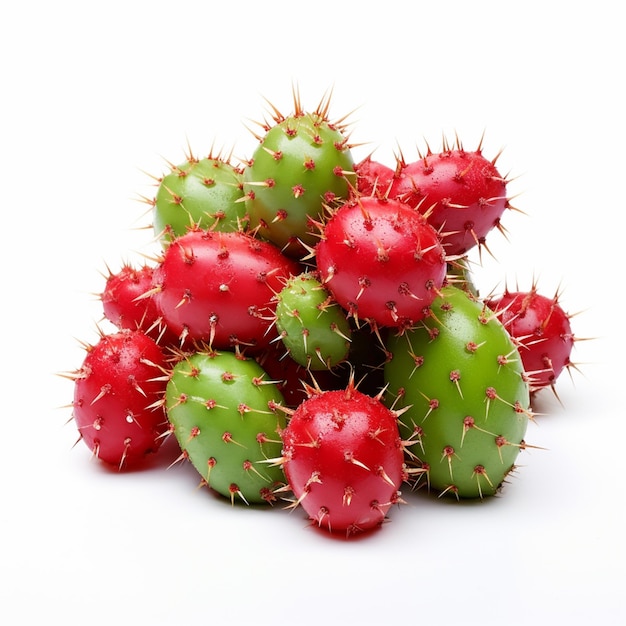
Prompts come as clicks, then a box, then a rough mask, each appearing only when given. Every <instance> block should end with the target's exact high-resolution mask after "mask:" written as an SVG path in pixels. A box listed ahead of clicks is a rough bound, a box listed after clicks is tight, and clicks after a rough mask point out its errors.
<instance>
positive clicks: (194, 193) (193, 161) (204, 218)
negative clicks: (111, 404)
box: [152, 154, 247, 246]
mask: <svg viewBox="0 0 626 626" xmlns="http://www.w3.org/2000/svg"><path fill="white" fill-rule="evenodd" d="M243 200H244V199H243V179H242V170H241V169H240V168H238V167H236V166H234V165H233V164H231V163H230V161H229V160H228V159H224V158H223V157H221V156H220V155H213V154H210V155H209V156H207V157H206V158H202V159H199V158H197V157H195V156H193V155H191V154H190V155H189V156H188V157H187V160H186V161H185V162H184V163H181V164H179V165H173V166H172V167H171V170H170V172H169V173H168V174H166V175H165V176H163V177H162V178H161V179H160V181H159V186H158V190H157V193H156V196H155V198H154V201H153V203H152V204H153V212H152V213H153V229H154V233H155V235H156V236H157V237H158V238H159V239H160V241H161V243H162V244H163V246H167V245H168V244H169V243H170V242H171V241H172V239H174V238H175V237H179V236H181V235H184V234H185V233H186V232H187V231H188V230H189V229H190V228H194V227H197V228H203V229H211V230H218V231H224V232H227V231H234V230H240V229H242V228H243V227H245V225H246V224H247V216H246V208H245V204H244V201H243Z"/></svg>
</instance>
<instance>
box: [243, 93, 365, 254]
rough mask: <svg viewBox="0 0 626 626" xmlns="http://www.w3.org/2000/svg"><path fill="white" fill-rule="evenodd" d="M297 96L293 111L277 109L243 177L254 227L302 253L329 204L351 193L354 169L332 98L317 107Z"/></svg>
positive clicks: (289, 251)
mask: <svg viewBox="0 0 626 626" xmlns="http://www.w3.org/2000/svg"><path fill="white" fill-rule="evenodd" d="M294 100H295V101H294V105H295V111H294V113H293V114H292V115H289V116H287V117H285V116H283V115H282V114H281V113H279V112H278V111H276V110H275V116H274V125H273V126H269V125H264V131H265V133H264V134H263V135H262V136H260V137H258V139H259V141H260V145H259V146H258V147H257V148H256V150H255V151H254V153H253V155H252V159H251V160H250V163H249V164H248V165H247V167H246V168H245V169H244V174H243V178H244V192H245V198H246V201H245V204H246V208H247V210H248V214H249V217H250V225H251V227H252V228H257V229H258V234H259V235H260V236H262V237H265V238H267V239H269V240H270V241H272V242H273V243H274V244H276V245H277V246H278V247H279V248H281V249H282V250H283V251H284V252H285V253H286V254H288V255H289V256H297V257H300V256H302V254H303V252H305V249H304V248H303V247H302V245H301V244H300V242H304V244H306V245H309V246H310V245H313V244H314V243H315V241H316V235H315V228H314V226H313V224H314V222H315V221H317V220H319V219H320V217H321V215H322V213H323V210H324V206H325V204H332V203H333V202H334V201H336V200H341V199H342V198H347V197H348V195H349V191H350V187H351V185H354V184H355V175H354V170H353V165H354V161H353V158H352V154H351V152H350V146H349V145H348V138H347V136H346V134H345V128H344V126H343V125H342V124H341V123H340V122H335V123H333V122H331V121H330V120H329V118H328V108H329V102H328V100H323V101H322V102H321V103H320V105H319V106H318V107H317V109H316V110H315V111H313V112H306V111H305V110H304V109H303V108H302V106H301V104H300V102H299V100H298V98H297V97H296V98H295V99H294Z"/></svg>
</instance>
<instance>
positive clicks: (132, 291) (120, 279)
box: [100, 263, 175, 345]
mask: <svg viewBox="0 0 626 626" xmlns="http://www.w3.org/2000/svg"><path fill="white" fill-rule="evenodd" d="M153 273H154V268H153V267H152V266H150V265H142V266H141V267H138V268H135V267H133V266H132V265H131V264H130V263H124V264H123V265H122V267H121V269H120V270H118V271H117V272H111V271H109V274H108V276H107V277H106V282H105V285H104V289H103V290H102V292H101V293H100V300H101V301H102V311H103V313H104V317H105V318H106V319H107V320H108V321H109V322H111V324H113V325H114V326H115V327H116V328H117V329H118V330H122V329H129V330H136V329H139V330H143V331H144V332H145V333H146V334H147V335H149V336H150V337H152V338H153V339H156V340H158V341H159V344H160V345H165V344H167V343H169V342H170V341H173V340H174V339H175V338H174V337H173V336H170V335H169V334H168V333H167V329H166V328H165V326H164V324H163V320H162V319H161V315H160V312H159V310H158V308H157V305H156V302H155V300H154V297H153V295H152V294H151V289H152V277H153Z"/></svg>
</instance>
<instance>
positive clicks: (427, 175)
mask: <svg viewBox="0 0 626 626" xmlns="http://www.w3.org/2000/svg"><path fill="white" fill-rule="evenodd" d="M496 160H497V157H496V159H494V160H492V161H490V160H488V159H486V158H485V157H484V156H483V155H482V151H481V147H480V146H479V148H478V149H477V150H475V151H473V152H469V151H465V150H463V149H462V148H460V147H459V148H457V149H451V148H449V147H447V146H446V147H445V148H444V150H443V151H442V152H440V153H437V154H433V153H431V152H430V151H429V152H428V154H427V155H426V156H424V157H422V158H421V159H419V160H417V161H415V162H412V163H405V162H404V161H401V162H399V163H398V170H397V173H396V176H395V177H394V180H393V182H392V185H391V187H390V190H389V197H390V198H398V199H400V200H403V201H404V202H407V203H408V204H410V205H411V206H412V207H416V208H417V209H418V210H419V211H420V212H422V213H424V214H425V215H426V216H427V217H428V221H429V222H430V223H431V224H432V225H433V227H434V228H435V229H436V230H437V231H439V232H440V233H441V234H442V235H445V236H444V237H443V241H444V245H445V248H446V254H448V255H450V256H456V255H462V254H465V253H466V252H467V251H468V250H470V249H472V248H474V246H477V245H478V246H485V238H486V236H487V234H488V233H489V232H490V231H491V230H492V229H493V228H500V217H501V216H502V214H503V213H504V210H505V209H507V208H510V205H509V200H508V198H507V190H506V186H507V181H506V179H505V178H504V177H503V176H502V175H501V174H500V172H499V171H498V169H497V168H496V165H495V162H496Z"/></svg>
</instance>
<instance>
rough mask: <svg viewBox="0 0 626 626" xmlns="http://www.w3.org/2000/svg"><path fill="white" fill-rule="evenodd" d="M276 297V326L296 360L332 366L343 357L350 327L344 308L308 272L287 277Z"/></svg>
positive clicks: (311, 366)
mask: <svg viewBox="0 0 626 626" xmlns="http://www.w3.org/2000/svg"><path fill="white" fill-rule="evenodd" d="M276 301H277V302H276V328H277V330H278V332H279V336H280V338H281V341H282V343H283V345H284V346H285V348H286V349H287V352H288V353H289V355H290V356H291V358H292V359H293V360H294V361H296V363H299V364H300V365H303V366H305V367H306V368H307V369H311V370H321V369H332V368H333V367H335V366H336V365H337V364H338V363H341V362H342V361H343V360H344V359H345V358H346V357H347V355H348V352H349V350H350V337H351V335H352V331H351V329H350V324H349V323H348V320H347V319H346V314H345V311H344V310H343V309H342V308H341V307H340V306H339V305H338V304H337V302H336V301H335V300H334V299H333V297H332V295H331V294H330V292H329V291H328V290H327V289H326V288H325V287H324V285H322V283H320V281H319V280H318V279H317V278H316V277H315V276H314V275H313V274H312V273H308V272H305V273H303V274H299V275H298V276H294V277H293V278H290V279H289V280H288V281H287V283H286V284H285V286H284V287H283V288H282V289H281V291H280V292H279V293H278V295H277V296H276Z"/></svg>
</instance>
